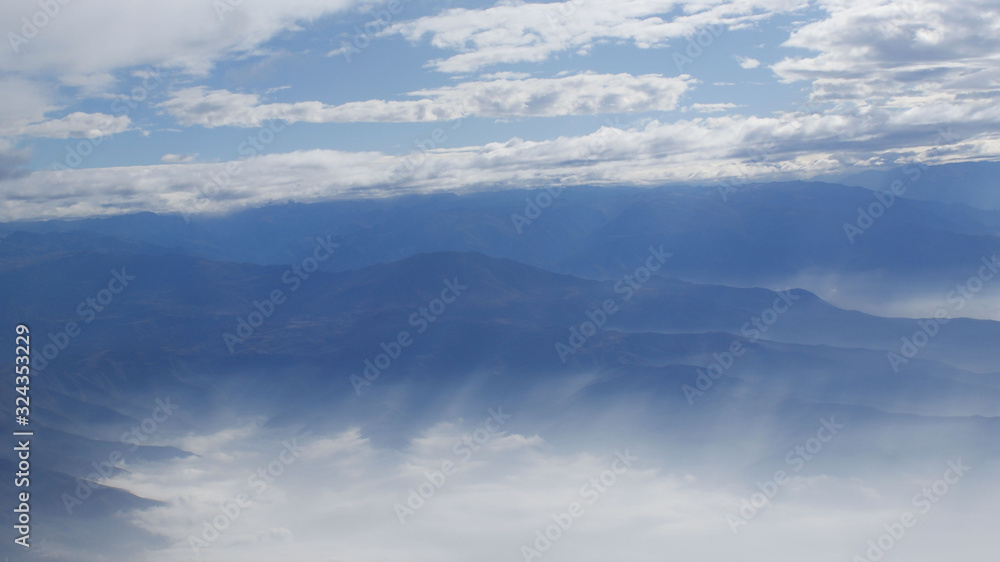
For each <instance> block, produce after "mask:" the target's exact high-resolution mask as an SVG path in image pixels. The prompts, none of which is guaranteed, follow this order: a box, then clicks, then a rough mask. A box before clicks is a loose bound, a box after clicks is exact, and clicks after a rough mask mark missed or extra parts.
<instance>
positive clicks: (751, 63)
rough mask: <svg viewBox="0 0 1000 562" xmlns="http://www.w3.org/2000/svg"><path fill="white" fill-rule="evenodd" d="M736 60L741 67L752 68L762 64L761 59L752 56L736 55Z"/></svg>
mask: <svg viewBox="0 0 1000 562" xmlns="http://www.w3.org/2000/svg"><path fill="white" fill-rule="evenodd" d="M736 62H738V63H739V65H740V68H745V69H748V70H749V69H751V68H757V67H758V66H760V61H759V60H757V59H754V58H750V57H743V56H739V55H737V56H736Z"/></svg>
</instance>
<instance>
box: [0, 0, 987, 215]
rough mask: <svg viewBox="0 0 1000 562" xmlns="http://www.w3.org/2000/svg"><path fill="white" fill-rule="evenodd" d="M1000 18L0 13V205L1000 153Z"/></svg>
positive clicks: (209, 2)
mask: <svg viewBox="0 0 1000 562" xmlns="http://www.w3.org/2000/svg"><path fill="white" fill-rule="evenodd" d="M46 10H48V12H46ZM998 25H1000V9H998V7H997V5H995V4H994V3H991V2H987V1H985V0H971V1H967V2H963V3H961V4H959V5H952V4H948V3H945V2H940V1H932V0H926V1H917V0H906V1H892V2H867V1H860V0H858V1H855V0H814V1H808V2H806V1H793V0H737V1H732V2H717V1H712V0H707V1H700V2H675V1H663V0H631V1H620V2H614V3H608V2H601V1H597V0H573V1H565V2H547V3H540V2H499V3H492V2H422V1H419V0H410V1H405V2H385V1H375V2H368V1H355V0H289V1H286V2H280V3H279V2H268V1H265V0H256V1H255V0H242V1H239V0H181V1H177V2H171V3H165V4H163V5H155V6H150V5H144V4H143V5H138V4H137V5H127V6H124V7H123V6H121V5H120V3H116V2H111V1H107V0H106V1H101V0H95V1H92V2H87V3H84V2H74V1H71V0H61V1H60V0H49V1H48V2H45V1H41V0H40V1H39V2H21V3H17V4H16V5H15V4H14V3H7V4H5V5H4V6H3V7H2V8H0V31H3V32H4V34H5V41H4V44H3V45H0V47H2V48H0V91H2V92H3V96H4V103H3V104H2V105H3V108H2V109H0V187H2V195H0V197H3V205H2V206H0V213H2V214H3V218H4V219H6V220H12V219H26V218H42V217H76V216H93V215H106V214H114V213H123V212H133V211H140V210H143V211H145V210H148V211H155V212H209V211H227V210H232V209H237V208H242V207H247V206H257V205H264V204H268V203H271V202H276V201H286V200H297V201H316V200H323V199H331V198H337V197H347V196H358V195H363V196H379V195H384V194H386V193H398V192H400V191H401V190H403V191H411V192H428V191H436V190H448V191H458V192H461V191H468V190H478V189H495V188H498V187H534V186H538V185H548V184H553V183H558V184H562V185H573V184H580V183H588V184H606V185H618V184H662V183H673V182H696V181H697V182H702V181H716V180H722V179H731V178H741V179H749V180H767V179H788V178H803V177H811V176H815V175H820V174H827V173H837V172H844V171H856V170H858V169H864V168H866V167H872V166H890V165H900V164H903V163H906V162H908V161H911V160H921V161H925V162H929V163H936V162H952V161H963V160H979V159H995V158H996V157H997V153H998V152H1000V143H998V140H997V132H996V131H997V123H998V121H1000V109H998V104H997V103H996V99H995V98H996V96H997V92H998V91H1000V64H998V63H1000V55H998V53H1000V39H998V36H997V34H996V33H995V29H996V28H997V26H998ZM350 45H353V47H348V46H350ZM248 138H250V139H256V140H257V142H256V145H257V146H256V148H254V149H253V150H252V151H249V150H247V146H248V145H247V144H246V141H247V139H248ZM250 143H251V145H253V144H254V143H253V140H251V141H250ZM241 146H242V149H241ZM421 147H422V148H421ZM234 163H235V164H234ZM227 165H228V166H229V167H230V170H231V171H232V170H235V172H234V173H225V170H226V167H227ZM233 166H235V168H234V167H233ZM401 167H402V168H405V169H406V173H405V174H399V173H393V171H398V170H399V169H400V168H401ZM219 174H223V175H222V176H220V175H219ZM212 177H215V178H220V177H221V178H223V179H222V180H212V179H211V178H212ZM213 182H214V183H213Z"/></svg>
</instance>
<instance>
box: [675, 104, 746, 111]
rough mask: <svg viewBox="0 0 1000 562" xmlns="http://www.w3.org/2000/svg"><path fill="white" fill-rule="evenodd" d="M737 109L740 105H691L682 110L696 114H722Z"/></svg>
mask: <svg viewBox="0 0 1000 562" xmlns="http://www.w3.org/2000/svg"><path fill="white" fill-rule="evenodd" d="M737 107H743V106H742V105H737V104H735V103H728V102H726V103H692V104H691V105H689V106H688V107H685V108H684V111H685V112H687V111H694V112H696V113H722V112H725V111H729V110H730V109H736V108H737Z"/></svg>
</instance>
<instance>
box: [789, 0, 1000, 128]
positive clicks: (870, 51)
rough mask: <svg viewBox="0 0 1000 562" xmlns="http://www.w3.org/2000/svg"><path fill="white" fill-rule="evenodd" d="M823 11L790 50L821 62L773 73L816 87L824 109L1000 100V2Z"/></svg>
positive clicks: (859, 5) (796, 61) (856, 0)
mask: <svg viewBox="0 0 1000 562" xmlns="http://www.w3.org/2000/svg"><path fill="white" fill-rule="evenodd" d="M819 6H820V7H821V8H822V9H823V10H825V11H826V12H827V17H824V18H822V19H819V20H817V21H814V22H811V23H808V24H805V25H803V26H801V27H798V28H797V29H795V30H794V31H793V32H792V34H791V36H790V37H789V39H788V40H787V41H786V42H785V46H789V47H797V48H802V49H807V50H810V51H813V52H815V53H816V54H815V55H810V56H796V57H787V58H785V59H783V60H781V61H780V62H778V63H777V64H775V65H774V66H773V69H774V71H775V72H776V73H777V75H778V76H779V77H780V78H781V79H783V80H786V81H795V80H808V81H811V82H812V84H813V87H812V89H813V94H812V97H813V99H814V100H815V101H817V102H824V101H834V102H839V103H849V104H852V105H856V106H875V105H878V106H884V105H895V106H903V105H905V106H908V107H916V106H920V105H933V104H936V103H941V102H947V103H951V104H961V103H964V102H966V101H972V102H975V101H977V100H978V101H982V100H983V99H984V98H986V99H992V98H994V97H995V96H996V95H997V93H998V92H1000V88H998V86H997V84H998V83H1000V64H998V62H1000V59H998V55H997V53H1000V35H998V34H997V29H1000V6H998V5H997V4H996V2H990V1H987V0H971V1H969V2H961V3H957V4H956V3H953V2H944V1H940V0H925V1H921V2H913V1H909V0H893V1H889V2H864V1H860V0H849V1H843V0H836V1H834V0H824V1H821V2H820V3H819ZM959 112H960V113H964V111H961V110H960V111H959Z"/></svg>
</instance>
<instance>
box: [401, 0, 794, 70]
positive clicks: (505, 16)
mask: <svg viewBox="0 0 1000 562" xmlns="http://www.w3.org/2000/svg"><path fill="white" fill-rule="evenodd" d="M801 6H802V2H799V1H797V0H737V1H728V2H726V1H722V0H708V1H706V2H698V3H690V2H677V1H675V0H633V1H630V2H607V1H605V0H569V1H566V2H546V3H541V2H500V3H498V4H496V5H495V6H492V7H490V8H485V9H466V8H456V9H451V10H446V11H444V12H442V13H440V14H435V15H430V16H425V17H422V18H419V19H416V20H413V21H406V22H400V23H397V24H393V25H392V26H390V28H389V29H388V30H386V32H385V33H387V34H399V35H401V36H402V37H404V38H406V39H407V40H409V41H411V42H414V43H415V42H418V41H421V40H422V39H424V38H425V37H428V38H429V42H430V44H431V45H432V46H434V47H437V48H439V49H444V50H449V51H457V52H458V54H455V55H452V56H449V57H447V58H444V59H440V60H436V61H432V62H431V63H430V64H431V66H432V67H433V68H435V69H437V70H440V71H442V72H470V71H475V70H478V69H480V68H484V67H488V66H492V65H496V64H509V63H516V62H541V61H544V60H546V59H548V58H550V57H552V56H553V55H555V54H557V53H560V52H564V51H574V52H587V51H588V50H589V49H591V48H593V47H594V46H595V45H597V44H599V43H601V42H607V41H620V42H628V43H631V44H634V45H635V46H637V47H639V48H650V47H665V46H666V45H667V44H668V43H669V41H670V40H671V39H677V38H680V37H687V36H691V35H694V34H696V33H698V32H699V31H702V30H704V29H706V28H708V27H709V26H722V27H725V28H730V29H736V28H742V27H746V26H750V25H753V24H755V23H756V22H759V21H761V20H763V19H765V18H768V17H770V16H771V15H773V14H775V13H780V12H785V11H791V10H796V9H798V8H799V7H801Z"/></svg>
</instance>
